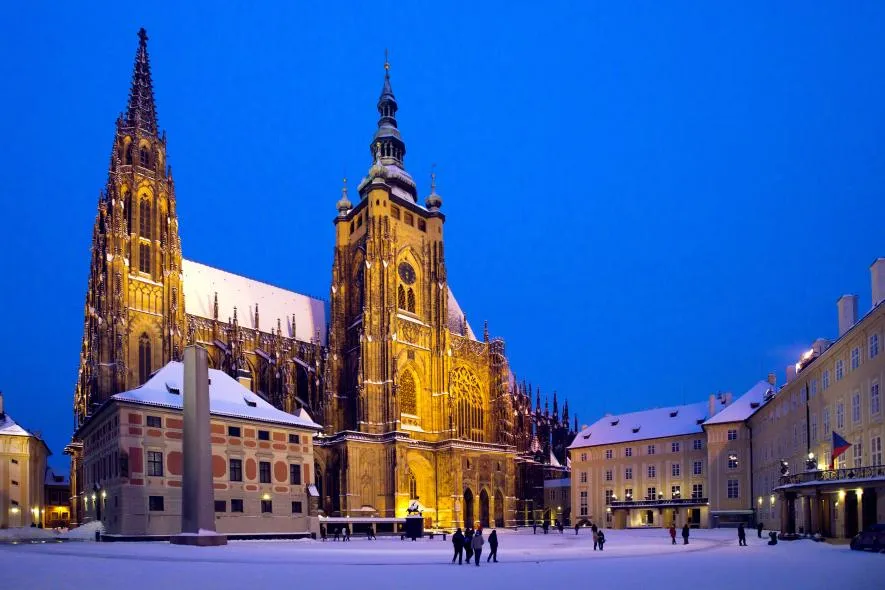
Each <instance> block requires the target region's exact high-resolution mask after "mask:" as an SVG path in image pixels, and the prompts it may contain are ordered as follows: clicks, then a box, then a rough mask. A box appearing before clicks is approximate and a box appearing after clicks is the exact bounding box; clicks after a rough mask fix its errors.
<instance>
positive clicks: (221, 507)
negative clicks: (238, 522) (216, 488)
mask: <svg viewBox="0 0 885 590" xmlns="http://www.w3.org/2000/svg"><path fill="white" fill-rule="evenodd" d="M215 512H227V500H215Z"/></svg>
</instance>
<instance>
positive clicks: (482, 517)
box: [479, 489, 489, 527]
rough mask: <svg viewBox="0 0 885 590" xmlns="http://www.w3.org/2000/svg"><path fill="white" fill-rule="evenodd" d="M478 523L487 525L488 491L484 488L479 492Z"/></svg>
mask: <svg viewBox="0 0 885 590" xmlns="http://www.w3.org/2000/svg"><path fill="white" fill-rule="evenodd" d="M479 524H480V525H482V526H483V527H487V526H489V493H488V492H487V491H486V490H485V489H483V490H482V491H481V492H480V493H479Z"/></svg>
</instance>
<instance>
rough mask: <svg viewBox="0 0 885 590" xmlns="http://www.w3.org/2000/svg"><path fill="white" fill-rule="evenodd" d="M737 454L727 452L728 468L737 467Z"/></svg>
mask: <svg viewBox="0 0 885 590" xmlns="http://www.w3.org/2000/svg"><path fill="white" fill-rule="evenodd" d="M738 464H739V461H738V456H737V453H729V454H728V468H729V469H737V468H738Z"/></svg>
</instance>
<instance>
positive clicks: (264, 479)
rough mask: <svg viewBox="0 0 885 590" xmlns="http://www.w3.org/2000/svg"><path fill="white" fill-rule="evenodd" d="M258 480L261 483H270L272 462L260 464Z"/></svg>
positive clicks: (261, 462)
mask: <svg viewBox="0 0 885 590" xmlns="http://www.w3.org/2000/svg"><path fill="white" fill-rule="evenodd" d="M258 478H259V479H258V481H260V482H261V483H270V461H260V462H259V463H258Z"/></svg>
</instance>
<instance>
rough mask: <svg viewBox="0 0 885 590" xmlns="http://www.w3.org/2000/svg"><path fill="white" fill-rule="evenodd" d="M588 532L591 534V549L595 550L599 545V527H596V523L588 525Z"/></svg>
mask: <svg viewBox="0 0 885 590" xmlns="http://www.w3.org/2000/svg"><path fill="white" fill-rule="evenodd" d="M590 532H591V534H592V535H593V550H594V551H596V549H597V548H598V547H599V529H598V528H596V525H595V524H594V525H593V526H592V527H590Z"/></svg>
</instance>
